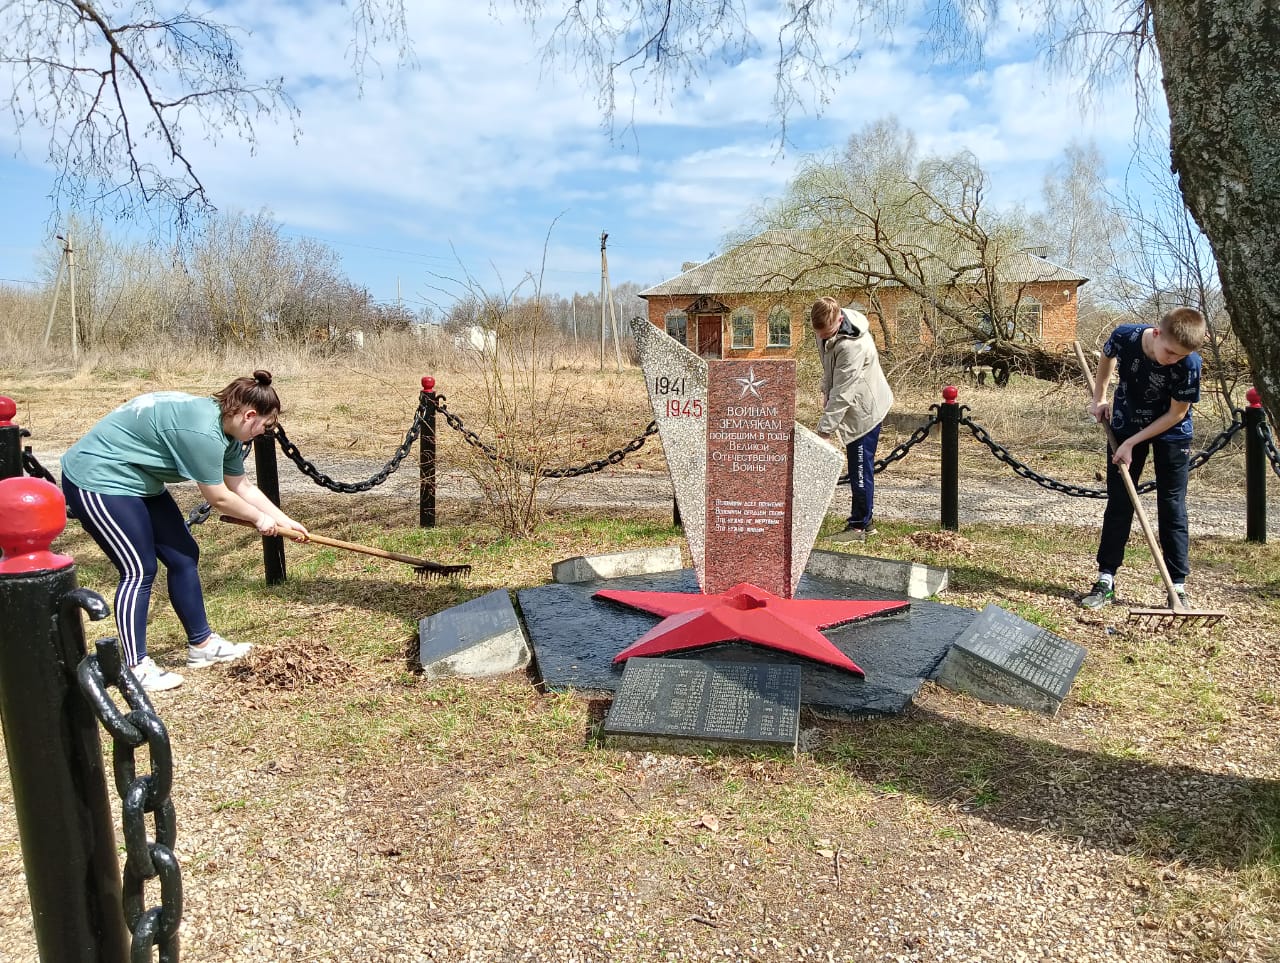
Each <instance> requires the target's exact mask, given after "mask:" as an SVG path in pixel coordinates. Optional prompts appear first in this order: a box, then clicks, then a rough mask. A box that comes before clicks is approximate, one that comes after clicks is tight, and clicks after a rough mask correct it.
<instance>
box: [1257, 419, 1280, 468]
mask: <svg viewBox="0 0 1280 963" xmlns="http://www.w3.org/2000/svg"><path fill="white" fill-rule="evenodd" d="M1255 430H1256V431H1257V433H1258V437H1259V438H1261V439H1262V450H1263V451H1265V452H1266V453H1267V461H1269V462H1271V470H1272V471H1273V472H1275V473H1276V474H1277V475H1280V452H1278V451H1276V443H1275V440H1274V439H1272V437H1271V428H1270V427H1268V425H1267V420H1266V419H1265V418H1263V419H1261V420H1260V421H1259V422H1258V427H1257V428H1256V429H1255Z"/></svg>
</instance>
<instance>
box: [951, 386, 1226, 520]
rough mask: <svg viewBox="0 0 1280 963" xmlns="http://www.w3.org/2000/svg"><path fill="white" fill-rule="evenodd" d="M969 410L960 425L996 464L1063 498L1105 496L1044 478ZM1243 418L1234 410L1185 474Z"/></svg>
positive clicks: (1145, 487)
mask: <svg viewBox="0 0 1280 963" xmlns="http://www.w3.org/2000/svg"><path fill="white" fill-rule="evenodd" d="M968 411H969V406H968V405H961V406H960V424H962V425H964V426H965V427H967V428H968V429H969V431H971V432H972V433H973V437H974V438H976V439H978V441H979V442H981V443H982V444H984V445H986V446H987V447H988V448H989V449H991V453H992V454H993V455H995V456H996V459H997V460H998V461H1002V462H1004V463H1005V464H1006V465H1008V466H1009V467H1010V468H1012V469H1013V471H1014V474H1016V475H1020V476H1021V477H1023V478H1026V479H1029V480H1031V481H1033V482H1035V483H1036V484H1037V485H1039V486H1040V487H1041V488H1048V489H1049V490H1051V491H1055V492H1060V493H1062V494H1063V495H1071V496H1074V497H1076V498H1106V497H1107V490H1106V489H1105V488H1085V487H1083V486H1081V485H1070V484H1067V483H1066V482H1060V481H1058V480H1056V479H1054V478H1050V477H1049V476H1047V475H1041V474H1040V473H1039V472H1037V471H1036V470H1035V469H1034V468H1032V467H1031V466H1029V465H1027V464H1025V463H1023V462H1021V461H1019V460H1018V459H1017V458H1015V457H1014V456H1013V455H1012V454H1011V453H1010V452H1009V449H1007V448H1005V447H1004V446H1003V445H1001V444H999V443H998V442H996V441H994V440H993V439H992V437H991V435H990V434H989V433H988V432H987V430H986V429H985V428H983V427H982V426H981V425H980V424H978V423H977V422H976V421H974V420H973V419H972V418H970V417H969V415H968ZM1242 417H1243V413H1242V412H1241V411H1240V410H1239V409H1233V411H1232V414H1231V424H1230V425H1228V426H1227V427H1226V428H1225V429H1223V430H1222V431H1221V432H1219V433H1218V435H1217V436H1216V437H1215V438H1214V439H1213V441H1212V442H1210V443H1209V445H1208V446H1207V447H1205V449H1204V450H1203V451H1199V452H1196V454H1195V455H1193V456H1192V458H1191V461H1190V463H1189V464H1188V466H1187V471H1189V472H1190V471H1194V470H1195V469H1197V468H1199V467H1200V466H1201V465H1203V464H1204V463H1205V462H1207V461H1208V460H1209V459H1210V458H1212V457H1213V456H1214V455H1216V454H1217V453H1218V452H1219V451H1221V450H1222V448H1223V447H1224V446H1226V444H1227V442H1229V441H1230V440H1231V438H1232V437H1233V436H1234V435H1235V433H1236V432H1237V431H1239V430H1240V429H1241V428H1243V427H1244V421H1243V420H1242ZM1136 487H1137V490H1138V491H1139V492H1143V493H1145V492H1150V491H1155V487H1156V483H1155V482H1154V481H1145V482H1143V483H1142V484H1141V485H1138V486H1136Z"/></svg>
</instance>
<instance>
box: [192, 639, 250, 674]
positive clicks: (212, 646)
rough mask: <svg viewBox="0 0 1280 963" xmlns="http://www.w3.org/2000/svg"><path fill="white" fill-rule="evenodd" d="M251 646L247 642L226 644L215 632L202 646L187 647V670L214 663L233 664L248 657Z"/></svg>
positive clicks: (201, 667)
mask: <svg viewBox="0 0 1280 963" xmlns="http://www.w3.org/2000/svg"><path fill="white" fill-rule="evenodd" d="M252 648H253V645H252V644H250V643H248V642H241V643H239V644H237V643H235V642H228V641H227V640H226V639H224V638H223V637H222V636H220V635H219V634H218V633H217V632H214V633H213V634H212V635H211V636H209V638H207V639H205V642H204V645H189V646H187V668H188V669H203V668H205V667H206V666H210V665H213V664H214V663H215V662H233V661H235V660H236V659H238V658H240V657H241V656H242V655H248V654H249V650H250V649H252Z"/></svg>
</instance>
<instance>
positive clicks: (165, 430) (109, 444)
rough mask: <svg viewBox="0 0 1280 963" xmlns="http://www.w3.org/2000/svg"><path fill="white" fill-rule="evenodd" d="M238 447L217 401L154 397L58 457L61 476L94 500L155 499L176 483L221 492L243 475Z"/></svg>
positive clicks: (127, 407)
mask: <svg viewBox="0 0 1280 963" xmlns="http://www.w3.org/2000/svg"><path fill="white" fill-rule="evenodd" d="M241 451H242V449H241V446H240V442H238V441H236V440H235V439H234V438H230V437H228V436H227V435H226V434H224V433H223V431H222V411H221V409H220V408H219V406H218V402H217V399H215V398H210V397H204V398H197V397H196V396H195V395H188V394H183V393H182V392H180V391H156V392H152V393H151V394H147V395H139V396H138V397H137V398H134V399H133V400H132V401H128V402H126V403H125V404H123V405H121V406H120V407H119V408H117V409H116V410H115V411H113V412H111V414H109V415H107V416H106V417H105V418H103V419H102V420H101V421H99V422H98V423H97V424H96V425H94V426H93V427H92V428H91V429H89V432H88V434H86V435H85V436H84V437H83V438H81V439H80V440H79V441H77V442H76V443H75V444H74V445H72V446H71V447H70V448H69V449H68V450H67V452H66V454H64V455H63V456H62V473H63V474H64V475H66V476H67V477H68V478H70V479H71V480H72V481H73V482H75V484H76V485H77V487H79V488H82V489H84V490H85V491H90V492H97V493H98V494H100V495H137V496H139V497H144V496H147V495H158V494H160V492H162V491H164V486H165V485H167V484H172V483H174V482H182V481H195V482H199V483H200V484H202V485H219V484H221V483H222V481H223V477H224V476H225V475H243V474H244V457H243V455H242V454H241Z"/></svg>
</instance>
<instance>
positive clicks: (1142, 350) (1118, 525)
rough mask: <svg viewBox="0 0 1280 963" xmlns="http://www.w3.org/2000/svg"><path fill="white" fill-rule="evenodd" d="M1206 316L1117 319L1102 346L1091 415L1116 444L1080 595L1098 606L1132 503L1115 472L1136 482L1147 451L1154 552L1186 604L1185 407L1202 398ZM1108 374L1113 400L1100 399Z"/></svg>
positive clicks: (1117, 560) (1109, 586)
mask: <svg viewBox="0 0 1280 963" xmlns="http://www.w3.org/2000/svg"><path fill="white" fill-rule="evenodd" d="M1204 339H1205V320H1204V315H1202V314H1201V313H1200V312H1199V311H1197V310H1196V309H1195V308H1187V307H1182V308H1174V309H1173V310H1172V311H1169V312H1168V313H1167V314H1165V315H1164V317H1162V318H1161V319H1160V325H1159V327H1155V328H1153V327H1150V326H1149V325H1144V324H1123V325H1121V326H1120V327H1118V328H1116V330H1115V331H1114V332H1112V334H1111V337H1110V338H1108V339H1107V343H1106V344H1105V345H1103V346H1102V358H1101V360H1100V361H1099V362H1098V373H1097V378H1096V380H1095V382H1094V389H1093V399H1092V400H1091V401H1090V402H1089V414H1091V415H1093V417H1094V418H1095V419H1097V420H1098V421H1100V422H1102V421H1109V422H1110V423H1111V430H1112V431H1113V432H1114V433H1115V436H1116V443H1117V444H1118V445H1119V447H1118V448H1117V449H1116V450H1115V451H1114V452H1112V453H1111V458H1110V460H1109V461H1108V463H1107V508H1106V511H1105V512H1104V513H1103V516H1102V537H1101V539H1100V541H1099V543H1098V578H1097V581H1096V582H1094V585H1093V588H1092V589H1090V590H1089V594H1088V595H1086V596H1085V597H1084V598H1083V599H1081V600H1080V604H1081V605H1082V606H1083V607H1085V608H1087V609H1098V608H1102V606H1104V605H1106V604H1107V603H1109V602H1111V601H1112V600H1113V599H1114V598H1115V578H1116V571H1117V570H1118V569H1119V568H1120V564H1121V563H1122V562H1123V561H1124V549H1125V543H1126V542H1128V540H1129V530H1130V528H1131V527H1132V525H1133V504H1132V502H1130V500H1129V494H1128V492H1127V491H1126V490H1125V487H1124V482H1123V480H1122V479H1121V477H1120V471H1121V466H1124V467H1125V468H1127V470H1128V472H1129V475H1130V477H1132V478H1133V481H1134V484H1135V485H1136V484H1137V482H1138V479H1139V478H1140V477H1141V475H1142V468H1143V466H1144V465H1145V464H1146V461H1147V454H1148V453H1150V454H1151V459H1152V462H1153V463H1154V465H1155V473H1156V514H1157V521H1158V526H1157V527H1158V528H1159V532H1160V551H1161V554H1162V555H1163V556H1164V562H1165V565H1166V566H1167V567H1168V569H1169V575H1170V577H1171V578H1172V580H1173V587H1174V591H1176V592H1177V593H1178V596H1179V598H1180V599H1181V601H1182V602H1183V603H1184V604H1185V603H1186V601H1187V596H1186V579H1187V575H1188V574H1189V572H1190V568H1189V564H1188V560H1187V550H1188V544H1189V541H1190V536H1189V533H1188V529H1187V473H1188V471H1189V469H1190V464H1191V406H1192V405H1193V404H1195V403H1196V402H1197V401H1199V400H1200V367H1201V363H1200V355H1198V354H1196V351H1197V350H1198V349H1199V348H1200V346H1201V345H1203V344H1204ZM1112 372H1117V373H1118V377H1117V382H1116V390H1115V397H1114V399H1113V400H1112V401H1111V402H1110V403H1108V402H1107V400H1106V396H1107V388H1108V387H1109V386H1110V382H1111V375H1112Z"/></svg>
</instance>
